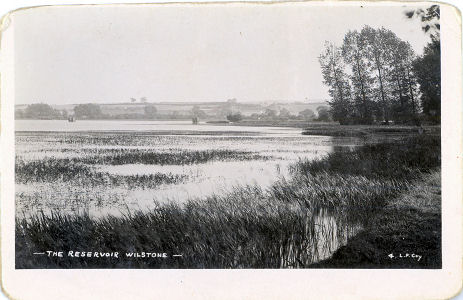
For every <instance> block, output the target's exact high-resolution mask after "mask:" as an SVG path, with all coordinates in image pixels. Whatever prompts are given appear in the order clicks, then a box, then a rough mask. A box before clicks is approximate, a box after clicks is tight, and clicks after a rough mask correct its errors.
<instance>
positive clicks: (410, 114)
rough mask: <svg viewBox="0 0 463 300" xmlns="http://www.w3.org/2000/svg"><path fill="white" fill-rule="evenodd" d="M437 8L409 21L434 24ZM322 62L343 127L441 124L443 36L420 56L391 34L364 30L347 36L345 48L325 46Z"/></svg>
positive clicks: (332, 105) (333, 108)
mask: <svg viewBox="0 0 463 300" xmlns="http://www.w3.org/2000/svg"><path fill="white" fill-rule="evenodd" d="M436 7H437V9H436ZM432 8H433V9H432V11H430V9H428V11H426V12H425V11H423V10H420V11H417V12H413V13H410V12H408V13H407V16H408V17H409V18H411V17H413V15H419V14H421V20H422V22H425V21H429V19H433V18H435V17H433V16H431V17H430V16H429V14H430V13H431V12H432V13H434V14H435V13H436V11H437V16H438V6H433V7H432ZM423 18H424V19H423ZM426 18H429V19H428V20H426ZM437 24H438V23H437ZM426 26H429V25H426ZM437 26H438V25H437ZM426 28H427V29H426ZM437 28H438V29H439V27H437ZM423 30H424V31H428V30H429V28H428V27H423ZM319 62H320V66H321V70H322V75H323V81H324V83H325V84H326V85H327V86H328V88H329V95H330V97H331V101H330V108H331V109H330V111H331V115H332V118H333V120H335V121H339V122H340V124H372V123H378V122H384V123H386V124H389V123H390V122H391V121H393V122H394V123H401V124H407V123H408V124H419V123H420V122H421V120H423V119H426V120H428V121H431V122H434V123H438V122H440V41H439V37H438V35H431V42H430V43H429V44H428V45H427V46H426V47H425V49H424V52H423V55H422V56H417V55H416V54H415V52H414V51H413V49H412V47H411V45H410V43H408V42H406V41H403V40H401V39H400V38H399V37H397V35H396V34H395V33H394V32H392V31H391V30H388V29H386V28H378V29H375V28H372V27H370V26H364V27H363V28H362V29H361V30H360V31H357V30H351V31H348V32H347V33H346V35H345V36H344V40H343V44H342V45H341V46H336V45H334V44H333V43H331V42H325V45H324V50H323V52H322V53H321V54H320V56H319Z"/></svg>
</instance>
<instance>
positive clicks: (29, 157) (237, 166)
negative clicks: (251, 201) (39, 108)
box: [16, 120, 361, 267]
mask: <svg viewBox="0 0 463 300" xmlns="http://www.w3.org/2000/svg"><path fill="white" fill-rule="evenodd" d="M359 144H361V142H360V141H359V140H357V139H353V138H331V137H326V136H306V135H301V129H296V128H283V127H247V126H246V127H243V126H228V125H222V126H221V125H208V124H200V125H191V124H190V123H189V122H182V121H180V122H178V121H175V122H168V121H167V122H166V121H77V122H75V123H69V122H67V121H43V120H40V121H33V120H18V121H16V159H20V160H22V161H25V162H27V161H35V160H38V161H40V160H44V159H48V160H50V159H52V160H59V159H65V158H73V159H76V160H77V161H78V160H79V159H81V158H85V157H94V156H100V155H114V153H115V151H116V152H117V153H124V152H126V151H134V150H136V151H143V152H148V153H152V152H155V153H165V152H168V153H185V151H187V152H188V151H193V152H194V151H215V150H217V151H223V150H227V151H237V152H248V153H250V154H252V155H254V156H256V158H254V157H253V159H244V160H243V158H242V157H240V156H236V157H233V156H232V157H231V158H229V159H226V160H211V161H207V162H205V163H196V164H184V165H181V164H164V165H156V164H143V163H137V164H135V163H128V164H121V165H101V164H90V165H88V166H89V167H90V168H91V169H92V170H93V172H100V173H104V174H110V175H111V176H118V177H124V176H136V175H150V174H165V175H182V176H184V175H186V176H187V177H186V179H185V180H183V181H182V182H179V183H175V184H161V185H159V186H157V187H156V188H146V187H144V186H143V184H140V185H137V186H135V187H128V186H124V185H120V186H114V185H105V184H96V185H92V186H91V187H89V186H86V185H85V184H82V183H81V182H78V181H75V180H71V181H68V182H64V181H62V180H59V179H58V180H56V181H54V182H40V180H39V179H40V178H37V179H38V180H37V181H36V182H28V183H27V184H24V183H17V184H16V216H17V217H18V218H24V217H25V218H27V217H28V216H30V215H33V214H36V213H38V212H44V213H50V212H52V211H59V212H61V213H63V212H65V213H70V214H72V213H82V212H87V213H89V214H90V216H92V217H94V218H98V217H102V216H107V215H115V216H118V215H122V214H127V213H129V212H131V213H133V212H134V211H148V210H150V209H153V207H155V206H156V205H158V204H162V203H167V202H175V203H180V204H181V203H185V202H186V201H188V200H201V199H205V198H207V197H210V196H213V195H224V194H228V193H231V192H232V191H233V190H234V188H235V187H243V186H258V187H259V188H260V189H262V190H264V191H265V190H266V189H268V188H270V187H271V186H272V184H274V183H275V182H276V181H277V180H289V179H290V178H291V174H290V171H289V166H290V165H291V164H293V163H295V162H297V161H298V160H300V159H307V160H313V159H319V158H322V157H323V156H325V155H327V154H328V153H331V152H333V151H334V149H335V148H336V147H348V148H352V147H355V146H357V145H359ZM179 155H180V154H179ZM182 155H184V154H182ZM308 224H312V225H313V226H314V231H313V233H312V235H313V236H312V244H311V245H308V248H307V249H306V251H308V252H310V257H309V258H308V259H309V260H311V261H318V260H321V259H324V258H327V257H329V256H330V255H331V254H332V253H333V251H335V250H336V249H337V248H338V247H339V246H341V245H343V244H345V242H346V241H347V238H348V237H350V236H352V235H354V234H355V233H356V232H357V231H358V230H359V229H360V228H359V227H358V226H357V225H355V224H344V223H343V221H340V219H339V218H338V217H337V216H333V215H328V214H324V213H320V214H318V215H315V216H313V217H311V218H310V221H309V222H308ZM282 251H284V252H286V253H287V254H286V255H287V256H286V258H285V259H286V263H284V264H282V266H283V267H291V265H289V263H291V264H293V265H294V264H297V262H295V261H293V258H294V257H296V256H295V255H296V254H297V253H295V252H294V251H299V250H296V249H282ZM285 264H286V265H285Z"/></svg>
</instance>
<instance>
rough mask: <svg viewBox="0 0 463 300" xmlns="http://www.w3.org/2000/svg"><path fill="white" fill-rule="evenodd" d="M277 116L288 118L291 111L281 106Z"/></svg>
mask: <svg viewBox="0 0 463 300" xmlns="http://www.w3.org/2000/svg"><path fill="white" fill-rule="evenodd" d="M278 117H279V118H280V119H289V118H290V117H291V112H290V111H289V110H288V109H287V108H284V107H283V108H282V109H280V112H279V114H278Z"/></svg>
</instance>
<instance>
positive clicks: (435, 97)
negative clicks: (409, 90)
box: [405, 4, 441, 123]
mask: <svg viewBox="0 0 463 300" xmlns="http://www.w3.org/2000/svg"><path fill="white" fill-rule="evenodd" d="M405 15H406V16H407V17H408V18H413V17H417V18H420V20H421V23H422V27H421V28H422V29H423V31H424V32H425V33H426V34H429V35H430V37H431V42H430V43H428V45H426V47H425V48H424V51H423V55H422V56H420V57H417V58H416V59H415V60H414V61H413V72H414V73H415V75H416V81H417V83H418V84H419V86H420V92H421V99H420V100H421V106H422V108H423V113H424V114H425V115H426V116H428V118H429V119H430V120H431V121H433V122H435V123H439V122H440V112H441V66H440V56H441V51H440V8H439V5H437V4H435V5H431V6H430V7H428V8H427V9H426V10H424V9H416V10H410V11H407V12H406V13H405Z"/></svg>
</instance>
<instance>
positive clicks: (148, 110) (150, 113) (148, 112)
mask: <svg viewBox="0 0 463 300" xmlns="http://www.w3.org/2000/svg"><path fill="white" fill-rule="evenodd" d="M157 111H158V110H157V109H156V107H155V106H154V105H151V104H149V105H145V107H144V112H145V116H146V117H147V118H149V119H154V118H155V117H156V113H157Z"/></svg>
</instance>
